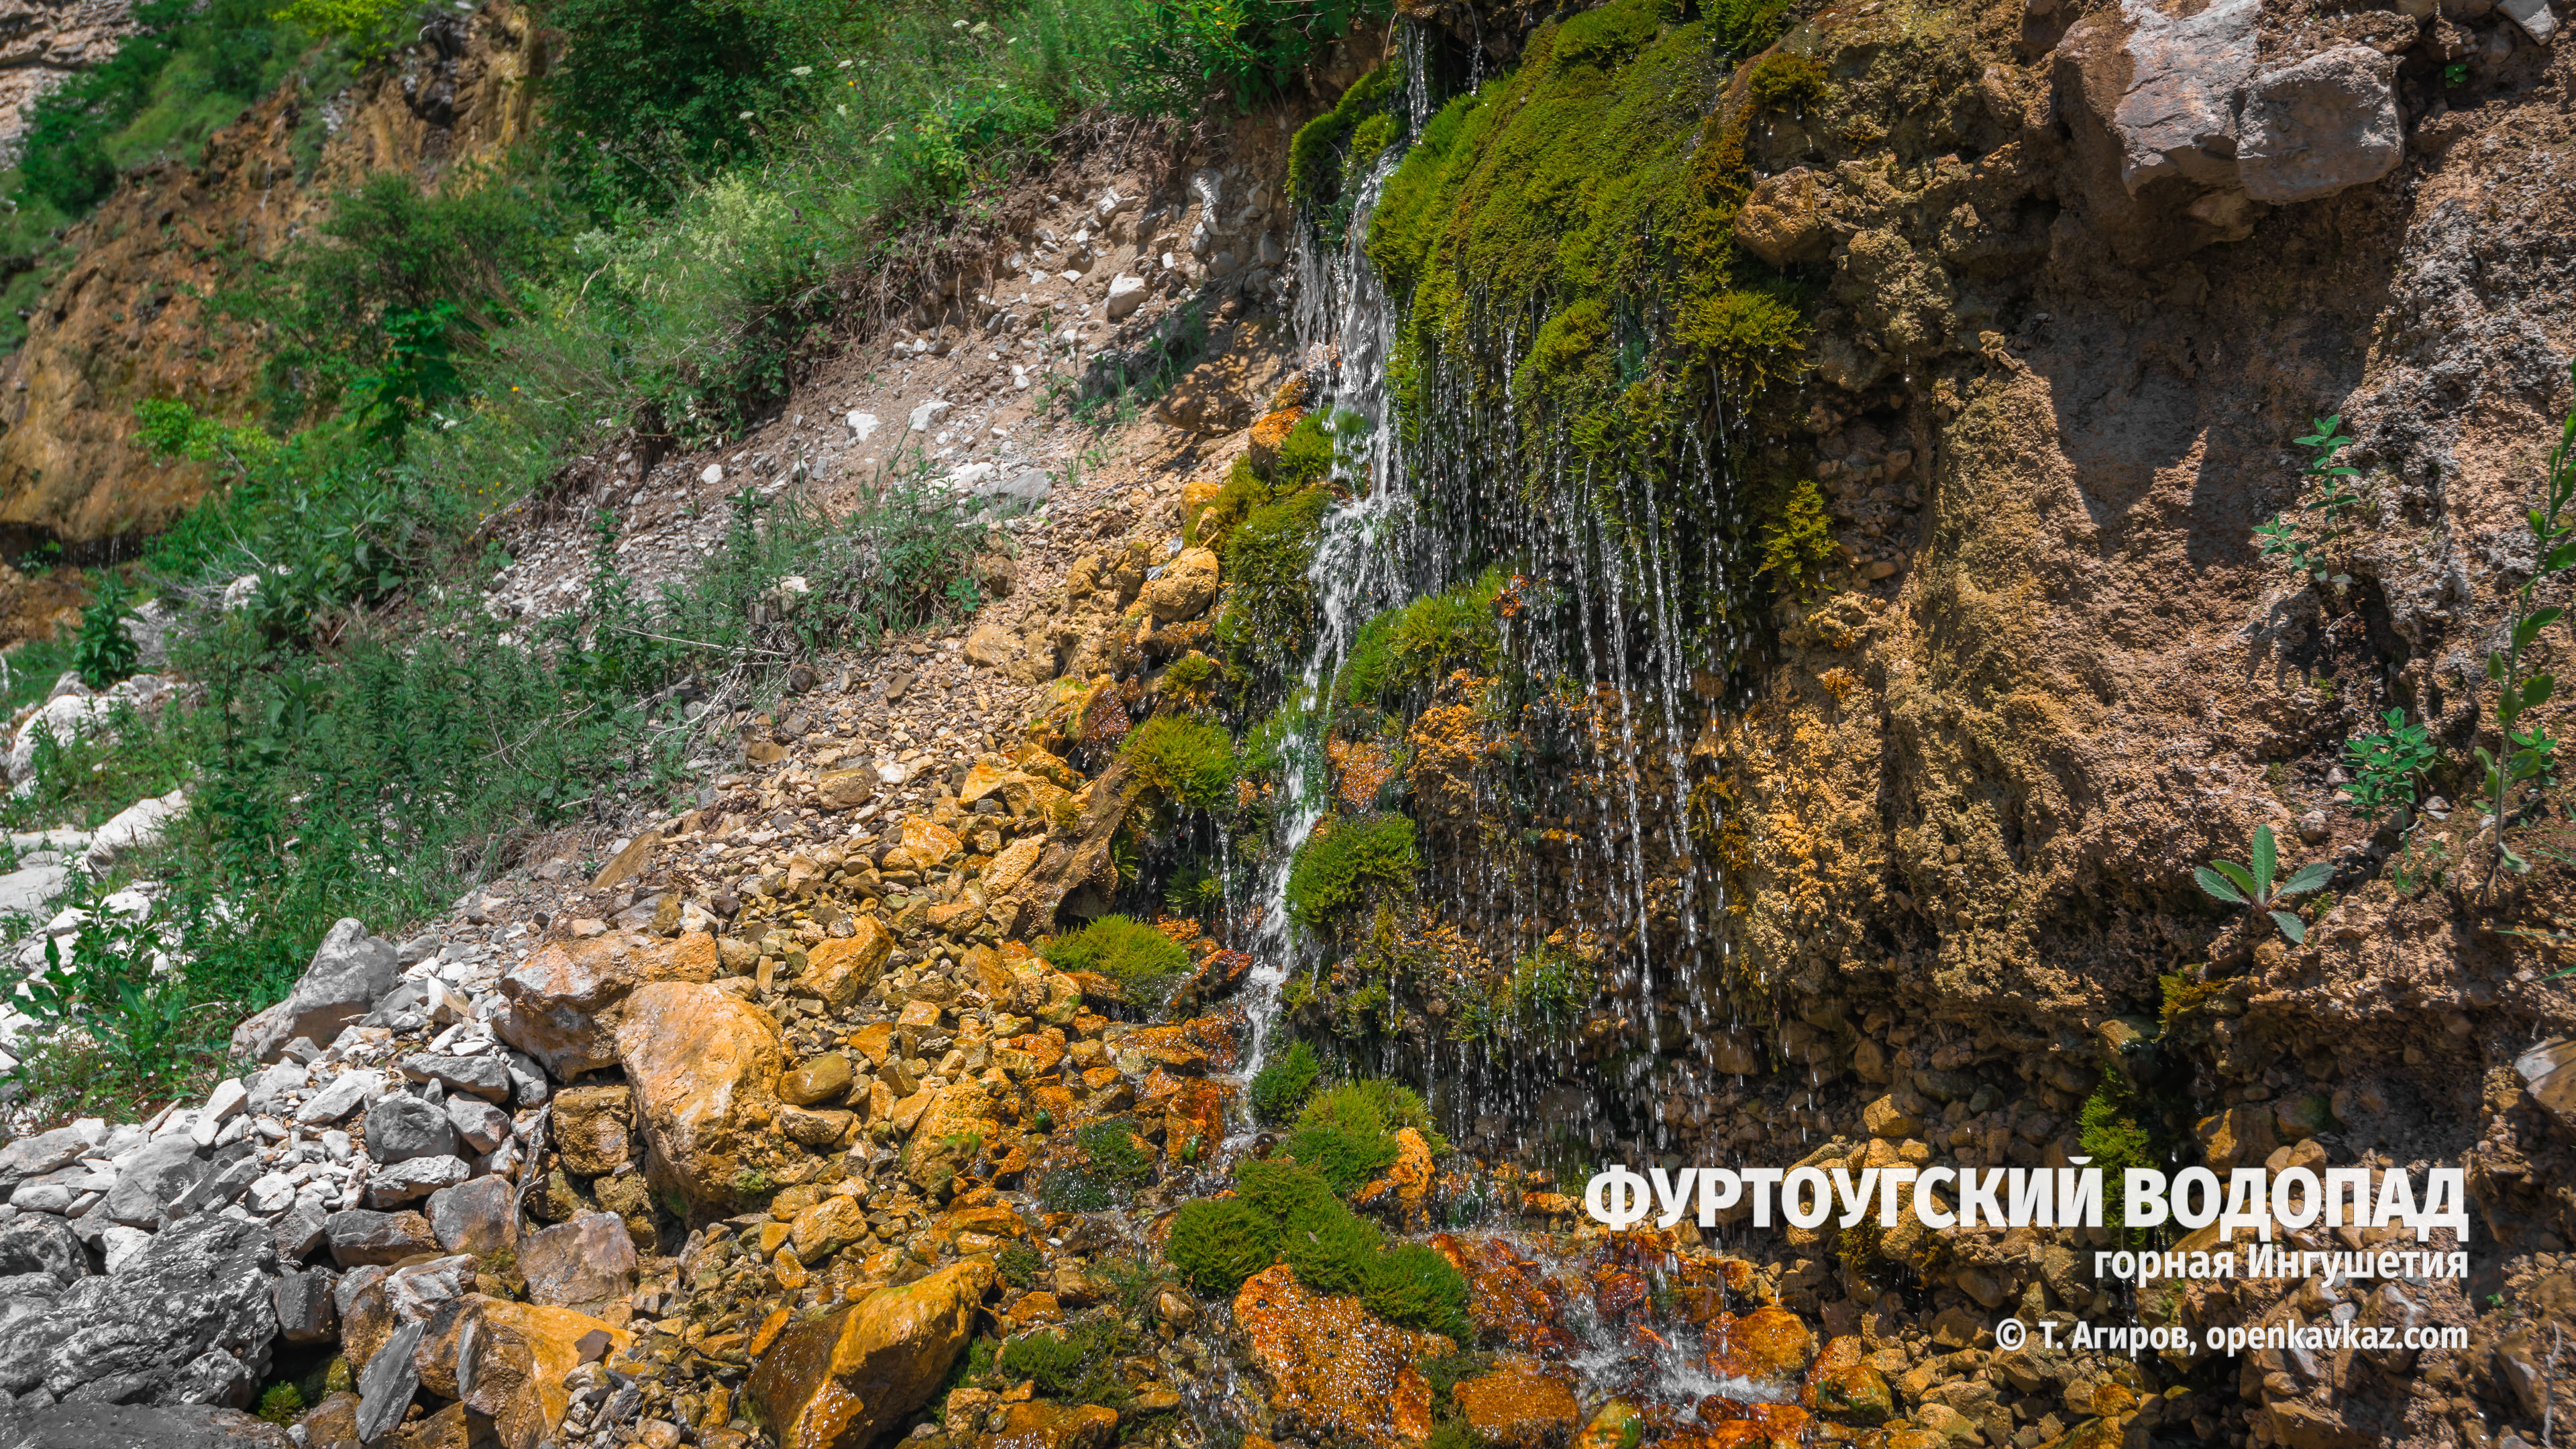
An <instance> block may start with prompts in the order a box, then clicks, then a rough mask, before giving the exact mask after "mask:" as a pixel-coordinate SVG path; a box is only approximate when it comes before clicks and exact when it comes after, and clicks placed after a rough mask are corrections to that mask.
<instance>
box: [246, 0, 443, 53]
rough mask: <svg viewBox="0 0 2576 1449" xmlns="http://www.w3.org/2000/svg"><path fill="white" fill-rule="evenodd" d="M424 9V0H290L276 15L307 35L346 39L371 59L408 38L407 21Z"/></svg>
mask: <svg viewBox="0 0 2576 1449" xmlns="http://www.w3.org/2000/svg"><path fill="white" fill-rule="evenodd" d="M422 8H423V6H422V4H421V0H287V5H286V8H285V9H283V10H280V11H278V12H277V18H278V19H280V20H283V21H285V22H286V23H288V24H290V25H293V26H295V27H296V28H297V29H299V30H302V31H304V32H305V33H306V34H308V35H318V36H333V37H337V38H339V39H342V40H345V41H347V42H348V44H349V48H350V50H351V51H352V52H353V53H355V54H357V55H359V56H361V57H364V58H368V59H372V58H374V57H376V56H380V55H382V54H384V53H385V52H386V51H388V50H391V49H393V48H394V47H395V46H396V45H399V44H401V43H402V42H403V41H404V40H406V39H408V38H409V37H408V36H407V35H406V34H405V33H404V32H405V30H406V29H407V26H406V23H405V22H407V21H408V20H409V19H410V17H411V16H412V15H413V14H415V13H416V12H418V11H419V10H421V9H422Z"/></svg>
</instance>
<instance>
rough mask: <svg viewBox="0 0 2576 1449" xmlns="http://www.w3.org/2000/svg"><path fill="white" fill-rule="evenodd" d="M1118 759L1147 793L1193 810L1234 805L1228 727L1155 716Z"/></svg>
mask: <svg viewBox="0 0 2576 1449" xmlns="http://www.w3.org/2000/svg"><path fill="white" fill-rule="evenodd" d="M1119 753H1121V754H1122V755H1124V756H1125V757H1126V759H1127V764H1128V768H1129V769H1131V770H1133V771H1135V773H1136V777H1137V779H1139V780H1141V781H1143V782H1144V785H1145V787H1146V788H1147V789H1149V790H1152V791H1154V792H1155V793H1157V794H1159V795H1161V796H1162V797H1163V798H1164V799H1166V800H1169V801H1170V802H1172V803H1173V804H1175V805H1179V806H1182V807H1184V808H1187V809H1191V810H1223V809H1225V808H1226V807H1227V806H1229V805H1232V804H1233V803H1234V780H1235V774H1236V769H1235V759H1234V737H1233V736H1232V735H1229V734H1227V733H1226V732H1225V726H1223V725H1219V724H1210V723H1208V722H1206V721H1204V720H1196V719H1189V718H1186V717H1183V716H1181V715H1170V714H1167V715H1157V716H1155V717H1154V718H1152V719H1149V720H1147V721H1145V722H1144V723H1143V724H1141V725H1139V726H1137V727H1136V729H1135V730H1134V731H1133V732H1132V733H1130V734H1129V735H1128V736H1127V741H1126V743H1125V745H1124V746H1122V747H1121V749H1120V751H1119Z"/></svg>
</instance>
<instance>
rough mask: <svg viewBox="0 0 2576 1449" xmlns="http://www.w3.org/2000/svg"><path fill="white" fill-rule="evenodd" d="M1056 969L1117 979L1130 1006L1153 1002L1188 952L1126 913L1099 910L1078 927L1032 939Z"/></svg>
mask: <svg viewBox="0 0 2576 1449" xmlns="http://www.w3.org/2000/svg"><path fill="white" fill-rule="evenodd" d="M1038 954H1039V955H1041V956H1043V957H1045V958H1046V959H1047V962H1048V964H1050V965H1052V966H1054V967H1055V968H1056V969H1057V970H1059V971H1093V972H1097V973H1099V974H1100V975H1103V976H1106V977H1108V978H1109V979H1110V980H1112V981H1115V982H1117V983H1118V986H1119V993H1120V995H1121V996H1122V997H1123V998H1124V999H1125V1000H1126V1001H1127V1003H1128V1004H1129V1005H1131V1006H1155V1005H1159V1004H1161V1003H1162V1001H1163V999H1164V998H1166V997H1168V996H1170V995H1171V993H1172V988H1173V987H1174V986H1176V985H1178V984H1179V983H1180V980H1181V978H1182V977H1184V976H1187V975H1188V974H1189V972H1190V953H1189V952H1187V951H1185V950H1183V949H1182V948H1181V947H1180V945H1179V944H1178V943H1176V942H1175V941H1173V940H1172V938H1171V937H1169V936H1166V935H1164V934H1163V933H1162V932H1160V931H1158V930H1155V929H1154V928H1153V927H1152V926H1150V925H1147V924H1146V923H1145V922H1143V921H1139V920H1136V919H1134V918H1133V917H1129V916H1102V917H1100V918H1099V919H1098V920H1095V921H1093V922H1091V923H1090V924H1089V925H1086V926H1084V927H1083V928H1082V929H1081V930H1079V931H1074V932H1071V933H1069V934H1066V935H1062V936H1058V937H1056V938H1054V939H1053V940H1049V941H1042V942H1040V943H1038Z"/></svg>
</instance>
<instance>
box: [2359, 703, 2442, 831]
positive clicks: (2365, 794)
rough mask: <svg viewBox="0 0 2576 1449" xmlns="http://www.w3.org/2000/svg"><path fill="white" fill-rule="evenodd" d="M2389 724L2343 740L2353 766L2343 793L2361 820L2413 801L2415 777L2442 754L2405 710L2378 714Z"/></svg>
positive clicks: (2380, 814) (2374, 818)
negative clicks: (2379, 729)
mask: <svg viewBox="0 0 2576 1449" xmlns="http://www.w3.org/2000/svg"><path fill="white" fill-rule="evenodd" d="M2380 722H2381V723H2383V724H2385V725H2387V726H2388V728H2387V729H2386V730H2385V731H2383V732H2381V733H2379V734H2375V735H2356V736H2354V737H2353V738H2351V739H2349V740H2346V741H2344V746H2343V754H2344V762H2345V763H2346V764H2349V765H2350V766H2352V783H2351V784H2349V785H2346V786H2345V787H2344V794H2345V796H2347V797H2348V798H2349V799H2350V800H2351V801H2352V808H2353V810H2354V811H2355V812H2356V813H2358V814H2359V815H2360V816H2361V818H2362V819H2364V820H2377V819H2378V818H2379V817H2380V816H2382V815H2385V814H2387V813H2388V811H2389V810H2390V809H2391V808H2392V807H2394V806H2398V805H2412V804H2414V803H2415V783H2416V777H2417V776H2418V775H2421V774H2422V773H2423V772H2424V771H2425V770H2427V769H2429V768H2431V767H2432V764H2433V762H2434V761H2435V760H2437V759H2440V758H2441V751H2439V750H2437V749H2435V748H2434V747H2433V741H2432V739H2431V737H2430V735H2429V734H2428V733H2427V731H2426V729H2425V727H2424V725H2422V724H2421V723H2417V724H2411V725H2410V724H2408V723H2407V722H2406V712H2405V711H2404V710H2398V709H2392V710H2390V711H2388V713H2387V714H2385V715H2383V716H2381V719H2380Z"/></svg>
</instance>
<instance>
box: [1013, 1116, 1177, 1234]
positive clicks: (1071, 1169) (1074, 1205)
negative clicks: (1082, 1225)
mask: <svg viewBox="0 0 2576 1449" xmlns="http://www.w3.org/2000/svg"><path fill="white" fill-rule="evenodd" d="M1073 1145H1074V1148H1075V1152H1074V1154H1073V1155H1072V1156H1071V1157H1070V1158H1069V1159H1067V1160H1064V1161H1060V1162H1058V1163H1056V1164H1055V1165H1054V1166H1053V1167H1051V1168H1049V1169H1048V1171H1047V1174H1046V1176H1045V1178H1044V1179H1043V1180H1041V1181H1040V1182H1039V1184H1038V1203H1039V1205H1040V1206H1042V1207H1044V1208H1045V1209H1046V1210H1047V1211H1048V1212H1056V1213H1096V1212H1100V1211H1103V1210H1105V1209H1107V1208H1110V1207H1112V1206H1115V1205H1116V1204H1117V1203H1118V1202H1119V1201H1121V1200H1122V1199H1123V1198H1124V1197H1125V1195H1126V1193H1127V1192H1128V1190H1130V1189H1132V1188H1136V1187H1141V1186H1143V1185H1144V1184H1146V1183H1149V1182H1152V1181H1153V1180H1154V1176H1155V1173H1154V1158H1153V1154H1152V1153H1151V1152H1150V1151H1149V1150H1148V1149H1147V1148H1146V1147H1145V1146H1144V1144H1142V1143H1141V1142H1139V1141H1137V1139H1136V1126H1135V1124H1134V1123H1132V1122H1129V1121H1128V1120H1126V1119H1125V1118H1123V1117H1113V1118H1110V1119H1109V1120H1107V1121H1103V1122H1094V1123H1092V1124H1091V1125H1089V1126H1087V1127H1085V1128H1083V1129H1082V1130H1081V1131H1079V1132H1077V1133H1075V1134H1074V1138H1073Z"/></svg>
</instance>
